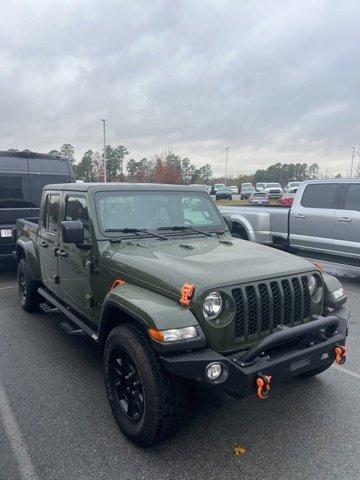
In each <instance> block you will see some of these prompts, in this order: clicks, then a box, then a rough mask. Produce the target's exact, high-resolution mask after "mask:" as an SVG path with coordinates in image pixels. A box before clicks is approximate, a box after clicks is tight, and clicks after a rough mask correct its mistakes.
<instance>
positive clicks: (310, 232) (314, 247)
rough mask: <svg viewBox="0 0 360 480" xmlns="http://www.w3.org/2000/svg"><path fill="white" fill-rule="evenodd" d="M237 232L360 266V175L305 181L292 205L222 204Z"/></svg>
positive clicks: (224, 212) (225, 213)
mask: <svg viewBox="0 0 360 480" xmlns="http://www.w3.org/2000/svg"><path fill="white" fill-rule="evenodd" d="M219 209H220V211H221V213H222V214H223V215H230V216H231V219H232V221H233V229H234V232H235V233H236V234H237V235H240V236H241V237H242V238H246V239H249V240H252V241H255V242H259V243H264V244H267V245H281V246H282V247H283V248H289V249H292V250H293V251H297V252H299V253H303V254H304V255H305V254H306V255H308V256H316V257H317V258H323V259H324V260H330V261H334V262H337V263H344V264H349V265H356V266H360V179H359V178H350V179H345V178H340V179H338V178H336V179H333V180H331V179H330V180H310V181H307V182H303V183H301V185H300V187H299V188H298V190H297V192H296V194H295V198H294V201H293V204H292V206H291V208H289V209H285V208H278V207H264V208H261V210H257V209H256V207H251V208H250V207H243V206H232V207H226V206H222V207H219Z"/></svg>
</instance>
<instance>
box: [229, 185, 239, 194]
mask: <svg viewBox="0 0 360 480" xmlns="http://www.w3.org/2000/svg"><path fill="white" fill-rule="evenodd" d="M229 190H230V192H231V193H232V194H234V195H238V194H239V189H238V187H237V186H236V185H230V187H229Z"/></svg>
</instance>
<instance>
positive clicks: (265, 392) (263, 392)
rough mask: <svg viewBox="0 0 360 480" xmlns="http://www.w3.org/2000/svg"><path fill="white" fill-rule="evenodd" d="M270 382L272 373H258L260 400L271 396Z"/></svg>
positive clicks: (257, 383) (257, 382) (257, 381)
mask: <svg viewBox="0 0 360 480" xmlns="http://www.w3.org/2000/svg"><path fill="white" fill-rule="evenodd" d="M270 382H271V377H270V375H261V374H260V375H258V377H257V379H256V386H257V396H258V398H260V400H264V399H265V398H266V397H268V396H269V393H270Z"/></svg>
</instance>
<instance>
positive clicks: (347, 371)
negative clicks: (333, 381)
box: [333, 365, 360, 380]
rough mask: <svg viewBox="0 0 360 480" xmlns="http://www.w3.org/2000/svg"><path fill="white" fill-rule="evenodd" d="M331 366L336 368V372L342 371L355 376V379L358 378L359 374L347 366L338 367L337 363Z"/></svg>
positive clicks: (359, 377) (359, 378)
mask: <svg viewBox="0 0 360 480" xmlns="http://www.w3.org/2000/svg"><path fill="white" fill-rule="evenodd" d="M333 368H334V369H335V370H337V371H338V372H343V373H345V374H346V375H349V376H350V377H353V378H356V379H357V380H360V374H359V373H355V372H353V371H352V370H348V369H347V368H344V367H341V366H340V367H338V366H337V365H334V366H333Z"/></svg>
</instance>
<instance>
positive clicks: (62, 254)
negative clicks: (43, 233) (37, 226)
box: [54, 247, 69, 257]
mask: <svg viewBox="0 0 360 480" xmlns="http://www.w3.org/2000/svg"><path fill="white" fill-rule="evenodd" d="M54 255H55V257H68V256H69V254H68V252H67V251H66V250H62V249H60V248H59V247H55V248H54Z"/></svg>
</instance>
